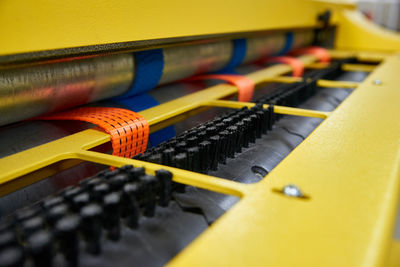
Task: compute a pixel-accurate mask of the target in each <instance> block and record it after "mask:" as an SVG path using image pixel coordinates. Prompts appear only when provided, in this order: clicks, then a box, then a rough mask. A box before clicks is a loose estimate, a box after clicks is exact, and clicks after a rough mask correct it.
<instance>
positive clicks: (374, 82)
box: [373, 79, 382, 85]
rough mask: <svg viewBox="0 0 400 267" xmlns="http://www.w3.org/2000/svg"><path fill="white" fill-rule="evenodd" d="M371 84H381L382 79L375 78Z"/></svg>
mask: <svg viewBox="0 0 400 267" xmlns="http://www.w3.org/2000/svg"><path fill="white" fill-rule="evenodd" d="M373 84H375V85H381V84H382V81H381V80H378V79H376V80H374V81H373Z"/></svg>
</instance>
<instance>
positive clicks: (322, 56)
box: [290, 46, 331, 63]
mask: <svg viewBox="0 0 400 267" xmlns="http://www.w3.org/2000/svg"><path fill="white" fill-rule="evenodd" d="M290 54H291V55H293V56H299V55H304V54H310V55H314V56H316V57H317V58H318V60H319V61H320V62H324V63H329V62H330V61H331V55H330V54H329V52H328V50H326V49H325V48H322V47H319V46H310V47H305V48H299V49H296V50H293V51H292V52H290Z"/></svg>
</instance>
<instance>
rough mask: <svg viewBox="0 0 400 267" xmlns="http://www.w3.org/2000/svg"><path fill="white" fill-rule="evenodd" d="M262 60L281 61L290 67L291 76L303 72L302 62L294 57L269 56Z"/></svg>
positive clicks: (300, 74) (297, 75)
mask: <svg viewBox="0 0 400 267" xmlns="http://www.w3.org/2000/svg"><path fill="white" fill-rule="evenodd" d="M262 62H265V63H283V64H287V65H290V67H292V76H293V77H301V76H303V74H304V64H303V62H302V61H301V60H299V59H297V58H295V57H269V58H267V59H265V60H263V61H262Z"/></svg>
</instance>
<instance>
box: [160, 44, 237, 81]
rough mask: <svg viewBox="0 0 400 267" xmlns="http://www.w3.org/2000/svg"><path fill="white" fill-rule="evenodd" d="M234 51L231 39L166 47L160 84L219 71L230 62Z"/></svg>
mask: <svg viewBox="0 0 400 267" xmlns="http://www.w3.org/2000/svg"><path fill="white" fill-rule="evenodd" d="M232 51H233V44H232V42H231V41H224V42H216V43H208V44H200V45H193V46H185V47H172V48H167V49H164V50H163V56H164V70H163V74H162V77H161V80H160V84H164V83H168V82H172V81H176V80H180V79H183V78H186V77H189V76H192V75H194V74H198V73H204V72H212V71H217V70H219V69H221V68H223V67H224V66H225V65H227V64H228V62H229V60H230V58H231V56H232Z"/></svg>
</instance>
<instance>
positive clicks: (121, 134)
mask: <svg viewBox="0 0 400 267" xmlns="http://www.w3.org/2000/svg"><path fill="white" fill-rule="evenodd" d="M35 119H40V120H77V121H86V122H90V123H93V124H96V125H98V126H99V127H101V128H102V129H103V130H104V131H106V132H107V133H109V134H110V139H111V144H112V148H113V155H115V156H120V157H125V158H132V157H133V156H135V155H137V154H139V153H143V152H144V151H145V150H146V147H147V141H148V139H149V124H148V123H147V121H146V119H145V118H143V116H141V115H139V114H138V113H135V112H133V111H131V110H127V109H122V108H104V107H86V108H77V109H74V110H70V111H65V112H60V113H57V114H50V115H48V116H43V117H38V118H35Z"/></svg>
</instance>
